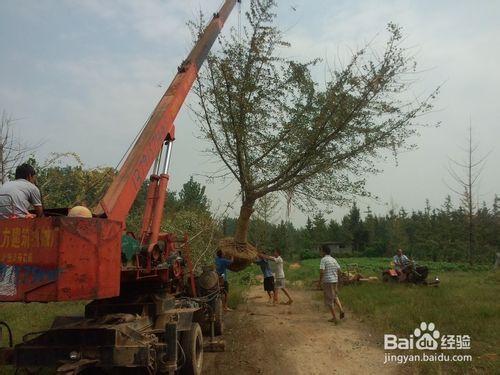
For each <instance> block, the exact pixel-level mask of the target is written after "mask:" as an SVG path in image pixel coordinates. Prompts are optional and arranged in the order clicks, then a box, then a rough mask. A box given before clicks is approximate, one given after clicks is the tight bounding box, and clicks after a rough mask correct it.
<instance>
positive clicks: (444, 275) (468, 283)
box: [287, 258, 500, 374]
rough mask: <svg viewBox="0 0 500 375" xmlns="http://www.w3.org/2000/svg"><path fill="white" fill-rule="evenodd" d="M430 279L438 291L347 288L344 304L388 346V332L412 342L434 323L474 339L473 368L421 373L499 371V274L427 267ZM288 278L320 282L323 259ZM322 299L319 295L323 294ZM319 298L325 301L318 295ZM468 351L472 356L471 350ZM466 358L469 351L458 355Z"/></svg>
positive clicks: (369, 262)
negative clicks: (420, 328) (419, 329)
mask: <svg viewBox="0 0 500 375" xmlns="http://www.w3.org/2000/svg"><path fill="white" fill-rule="evenodd" d="M389 261H390V260H389V259H382V258H376V259H370V258H348V259H346V260H340V263H341V266H343V268H345V267H346V265H347V264H348V263H357V264H358V266H359V268H360V272H361V273H362V274H363V275H364V276H380V273H381V271H382V270H383V269H384V268H386V267H387V265H388V264H389ZM425 264H426V265H428V266H429V268H430V274H429V278H433V277H434V276H436V275H438V276H439V278H440V280H441V284H440V286H439V287H424V286H416V285H409V284H392V283H391V284H384V283H382V282H375V283H361V284H358V285H349V286H346V287H343V288H342V290H341V291H340V297H341V300H342V302H343V304H344V305H345V306H346V307H347V308H348V309H349V310H350V311H352V312H354V314H355V315H356V316H357V317H358V318H360V319H361V320H363V321H364V322H366V323H367V326H369V327H370V329H371V330H372V331H373V333H375V335H378V337H380V342H381V343H382V342H383V334H384V333H392V334H397V335H401V336H405V337H408V335H409V334H411V333H412V332H413V330H414V329H415V328H416V327H417V326H418V325H419V324H420V322H422V321H425V322H433V323H435V325H436V327H437V329H439V331H440V332H441V333H442V334H447V335H452V334H455V335H465V334H468V335H470V336H471V350H470V353H466V354H471V355H472V356H473V362H472V365H471V364H470V363H468V364H465V363H454V364H444V365H441V364H440V363H431V364H422V363H419V364H418V365H416V366H414V367H413V369H414V370H416V371H418V372H421V373H439V372H442V373H449V372H451V371H452V372H457V373H474V372H482V373H488V374H489V373H495V372H496V371H498V369H499V368H500V362H499V358H500V347H499V344H498V343H499V337H500V302H499V296H500V272H494V271H488V267H486V266H476V267H473V268H472V270H471V271H465V270H467V268H468V265H462V264H450V263H441V262H434V263H433V262H425ZM301 265H302V267H301V268H299V269H296V270H291V269H289V270H288V272H287V279H288V280H290V281H292V282H293V281H295V282H297V281H301V282H302V283H303V284H304V285H310V283H312V282H313V280H317V279H318V268H319V259H309V260H306V261H303V262H302V263H301ZM318 294H319V293H318ZM318 298H321V297H320V295H318ZM467 352H469V351H467ZM457 353H460V354H464V351H461V352H457Z"/></svg>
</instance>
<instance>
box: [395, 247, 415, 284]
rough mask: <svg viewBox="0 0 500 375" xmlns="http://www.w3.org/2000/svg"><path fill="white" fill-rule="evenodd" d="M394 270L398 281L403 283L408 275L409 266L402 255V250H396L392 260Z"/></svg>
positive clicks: (406, 258)
mask: <svg viewBox="0 0 500 375" xmlns="http://www.w3.org/2000/svg"><path fill="white" fill-rule="evenodd" d="M393 261H394V269H395V270H396V272H397V273H398V275H399V281H405V280H406V277H407V273H408V266H409V265H410V263H411V262H410V259H408V257H407V256H406V255H404V254H403V250H401V249H398V251H397V253H396V255H394V258H393Z"/></svg>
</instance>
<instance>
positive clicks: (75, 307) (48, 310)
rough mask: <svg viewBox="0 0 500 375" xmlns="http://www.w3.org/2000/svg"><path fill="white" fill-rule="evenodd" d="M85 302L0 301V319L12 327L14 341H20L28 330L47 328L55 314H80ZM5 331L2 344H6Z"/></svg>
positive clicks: (34, 330)
mask: <svg viewBox="0 0 500 375" xmlns="http://www.w3.org/2000/svg"><path fill="white" fill-rule="evenodd" d="M85 303H86V302H83V301H79V302H59V303H53V302H52V303H34V302H33V303H27V304H26V303H0V321H5V322H7V323H8V324H9V326H10V327H11V329H12V333H13V336H14V342H15V343H19V342H21V341H22V336H23V335H25V334H27V333H28V332H36V331H41V330H45V329H47V328H49V327H50V326H51V324H52V321H53V320H54V318H55V317H56V316H68V315H69V316H77V315H79V316H82V315H83V312H84V306H85ZM6 336H7V335H6V333H5V332H4V336H3V339H4V340H3V343H2V344H3V345H4V346H6V345H7V341H6Z"/></svg>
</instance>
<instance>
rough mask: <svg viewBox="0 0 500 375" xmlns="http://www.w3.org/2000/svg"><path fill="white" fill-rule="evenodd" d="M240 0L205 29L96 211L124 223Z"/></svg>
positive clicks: (229, 1)
mask: <svg viewBox="0 0 500 375" xmlns="http://www.w3.org/2000/svg"><path fill="white" fill-rule="evenodd" d="M239 1H240V0H226V1H225V3H224V5H223V6H222V7H221V9H220V10H219V12H218V13H215V14H214V17H213V19H212V20H211V21H210V23H209V24H208V26H207V27H206V28H205V30H204V31H203V34H202V35H201V36H200V38H199V39H198V41H197V42H196V44H195V45H194V47H193V49H192V50H191V52H190V53H189V55H188V57H187V59H186V60H184V62H183V63H182V65H181V66H180V67H179V69H178V72H177V74H176V76H175V77H174V79H173V81H172V83H171V84H170V86H169V87H168V89H167V91H166V92H165V94H164V95H163V97H162V98H161V99H160V101H159V103H158V104H157V105H156V108H155V109H154V111H153V113H152V114H151V117H150V118H149V120H148V122H147V124H146V126H145V127H144V130H143V131H142V132H141V134H140V135H139V138H138V139H137V141H136V142H135V144H134V146H133V148H132V149H131V151H130V153H129V154H128V156H127V158H126V160H125V162H124V164H123V166H122V167H121V169H120V170H119V172H118V175H117V176H116V177H115V178H114V180H113V182H112V184H111V186H110V187H109V188H108V190H107V192H106V194H105V195H104V197H103V198H102V199H101V201H100V202H99V204H98V205H97V207H95V208H94V213H95V214H96V215H98V216H102V217H107V218H108V219H112V220H116V221H120V222H124V221H125V219H126V217H127V214H128V212H129V210H130V207H131V206H132V204H133V202H134V200H135V198H136V196H137V193H138V192H139V189H140V188H141V186H142V183H143V182H144V180H145V179H146V177H147V175H148V172H149V170H150V169H151V166H152V165H153V162H154V161H155V159H156V158H157V156H158V155H159V153H160V151H161V149H162V145H163V143H164V142H165V140H166V139H167V137H168V136H169V135H170V136H172V137H173V132H174V120H175V118H176V117H177V114H178V113H179V110H180V108H181V106H182V104H183V103H184V100H185V98H186V96H187V95H188V93H189V91H190V89H191V86H192V85H193V83H194V81H195V79H196V76H197V74H198V71H199V69H200V68H201V65H202V64H203V62H204V61H205V59H206V57H207V55H208V53H209V51H210V48H211V47H212V45H213V43H214V42H215V39H216V38H217V36H218V35H219V33H220V31H221V29H222V27H223V26H224V23H225V21H226V20H227V18H228V16H229V14H230V13H231V11H232V10H233V8H234V6H235V4H236V2H239Z"/></svg>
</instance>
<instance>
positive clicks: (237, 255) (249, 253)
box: [218, 237, 259, 272]
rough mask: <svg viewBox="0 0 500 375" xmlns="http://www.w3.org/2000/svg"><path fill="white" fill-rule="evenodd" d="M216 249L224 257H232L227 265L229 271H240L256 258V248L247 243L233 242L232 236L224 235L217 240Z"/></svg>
mask: <svg viewBox="0 0 500 375" xmlns="http://www.w3.org/2000/svg"><path fill="white" fill-rule="evenodd" d="M218 250H221V251H222V254H223V256H224V257H225V258H231V257H233V258H234V261H233V263H232V264H231V265H230V266H229V267H228V268H229V269H230V270H231V271H235V272H238V271H241V270H243V269H245V268H246V267H248V266H249V265H250V264H252V263H253V262H254V261H256V260H257V258H258V253H259V252H258V250H257V249H256V248H255V247H254V246H252V245H251V244H249V243H244V244H243V243H235V242H234V238H232V237H226V238H223V239H222V240H220V241H219V246H218Z"/></svg>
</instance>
